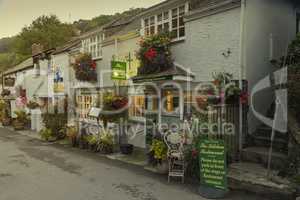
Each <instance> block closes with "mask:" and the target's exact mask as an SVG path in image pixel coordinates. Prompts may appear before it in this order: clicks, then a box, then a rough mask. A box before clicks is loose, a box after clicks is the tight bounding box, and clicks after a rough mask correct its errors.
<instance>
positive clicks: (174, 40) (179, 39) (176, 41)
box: [171, 37, 185, 44]
mask: <svg viewBox="0 0 300 200" xmlns="http://www.w3.org/2000/svg"><path fill="white" fill-rule="evenodd" d="M184 41H185V37H181V38H176V39H173V40H171V44H177V43H180V42H184Z"/></svg>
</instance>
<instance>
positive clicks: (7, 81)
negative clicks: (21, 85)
mask: <svg viewBox="0 0 300 200" xmlns="http://www.w3.org/2000/svg"><path fill="white" fill-rule="evenodd" d="M4 85H5V86H7V87H13V86H14V85H15V78H12V77H7V78H5V79H4Z"/></svg>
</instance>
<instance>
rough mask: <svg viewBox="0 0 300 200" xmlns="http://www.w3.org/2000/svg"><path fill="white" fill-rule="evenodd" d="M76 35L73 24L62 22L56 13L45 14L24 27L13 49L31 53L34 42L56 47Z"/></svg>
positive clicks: (47, 46) (17, 51)
mask: <svg viewBox="0 0 300 200" xmlns="http://www.w3.org/2000/svg"><path fill="white" fill-rule="evenodd" d="M74 35H75V31H74V28H73V26H72V25H71V24H65V23H62V22H61V21H60V20H59V19H58V18H57V16H55V15H49V16H46V15H43V16H40V17H38V18H37V19H36V20H34V21H33V22H32V24H31V25H30V26H27V27H24V28H23V29H22V31H21V33H20V34H19V35H17V37H16V38H15V41H14V44H13V49H14V52H16V53H19V54H22V55H30V54H31V46H32V44H34V43H37V44H41V45H43V46H44V49H50V48H55V47H58V46H60V45H63V44H64V43H66V42H67V41H69V40H70V39H71V37H72V36H74Z"/></svg>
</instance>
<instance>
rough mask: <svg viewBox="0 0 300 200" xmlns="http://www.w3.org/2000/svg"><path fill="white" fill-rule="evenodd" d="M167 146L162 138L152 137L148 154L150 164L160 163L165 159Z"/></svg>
mask: <svg viewBox="0 0 300 200" xmlns="http://www.w3.org/2000/svg"><path fill="white" fill-rule="evenodd" d="M167 152H168V147H167V145H166V144H165V142H164V141H163V140H160V139H154V140H153V141H152V144H151V147H150V152H149V154H148V156H149V162H150V164H152V165H154V166H155V165H157V164H161V163H162V161H164V160H166V159H167Z"/></svg>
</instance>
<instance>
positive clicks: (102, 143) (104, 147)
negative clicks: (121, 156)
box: [97, 132, 114, 154]
mask: <svg viewBox="0 0 300 200" xmlns="http://www.w3.org/2000/svg"><path fill="white" fill-rule="evenodd" d="M113 147H114V142H113V136H112V135H111V134H110V133H108V132H104V133H102V134H101V135H100V140H99V143H98V144H97V150H98V151H99V152H101V153H103V154H110V153H113Z"/></svg>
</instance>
